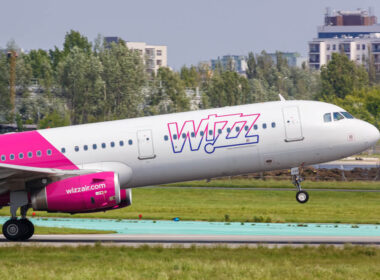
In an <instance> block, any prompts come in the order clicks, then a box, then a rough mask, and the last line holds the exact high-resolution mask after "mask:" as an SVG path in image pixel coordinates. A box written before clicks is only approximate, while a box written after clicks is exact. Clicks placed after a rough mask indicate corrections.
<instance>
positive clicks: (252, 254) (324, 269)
mask: <svg viewBox="0 0 380 280" xmlns="http://www.w3.org/2000/svg"><path fill="white" fill-rule="evenodd" d="M379 263H380V249H379V248H377V249H376V248H370V247H354V246H346V247H344V248H334V247H324V246H322V247H317V248H315V247H303V248H290V247H283V248H275V249H269V248H264V247H259V248H237V249H229V248H225V247H217V248H205V247H191V248H188V249H185V248H180V247H178V248H170V249H163V248H162V247H153V248H152V247H147V246H143V247H140V248H130V247H103V246H101V245H95V246H92V247H90V246H80V247H76V248H73V247H60V248H55V247H36V246H33V247H29V246H24V247H22V246H10V247H1V248H0V279H38V280H41V279H144V280H145V279H181V280H182V279H220V280H223V279H285V280H286V279H292V280H297V279H344V280H353V279H355V280H357V279H379V278H380V266H379Z"/></svg>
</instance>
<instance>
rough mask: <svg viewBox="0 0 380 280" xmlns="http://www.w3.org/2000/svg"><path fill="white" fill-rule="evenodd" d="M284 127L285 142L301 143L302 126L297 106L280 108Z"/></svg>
mask: <svg viewBox="0 0 380 280" xmlns="http://www.w3.org/2000/svg"><path fill="white" fill-rule="evenodd" d="M282 114H283V117H284V125H285V142H292V141H301V140H303V139H304V137H303V135H302V125H301V118H300V113H299V109H298V106H291V107H284V108H282Z"/></svg>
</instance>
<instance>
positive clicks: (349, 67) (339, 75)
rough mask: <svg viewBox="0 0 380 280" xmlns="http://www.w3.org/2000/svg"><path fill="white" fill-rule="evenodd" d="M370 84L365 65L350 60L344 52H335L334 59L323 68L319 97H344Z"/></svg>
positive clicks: (326, 98)
mask: <svg viewBox="0 0 380 280" xmlns="http://www.w3.org/2000/svg"><path fill="white" fill-rule="evenodd" d="M366 85H368V74H367V72H366V70H365V68H364V67H363V66H358V65H356V64H355V63H354V62H353V61H350V60H349V59H348V57H347V56H346V55H345V54H344V53H333V54H332V59H331V60H330V62H329V63H328V64H327V65H324V66H322V68H321V92H320V95H319V98H321V99H323V100H330V99H331V98H333V97H338V98H344V97H345V96H346V95H348V94H350V93H351V92H352V91H353V90H355V89H360V88H362V87H364V86H366Z"/></svg>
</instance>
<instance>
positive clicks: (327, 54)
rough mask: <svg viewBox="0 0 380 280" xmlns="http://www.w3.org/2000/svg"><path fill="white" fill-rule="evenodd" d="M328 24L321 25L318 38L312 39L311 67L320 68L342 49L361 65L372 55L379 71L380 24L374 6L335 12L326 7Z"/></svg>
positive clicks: (310, 44) (365, 63)
mask: <svg viewBox="0 0 380 280" xmlns="http://www.w3.org/2000/svg"><path fill="white" fill-rule="evenodd" d="M324 22H325V25H323V26H319V27H318V38H315V39H313V40H312V41H310V42H309V53H308V56H309V59H308V62H309V66H310V68H313V69H320V68H321V66H323V65H325V64H327V63H328V62H329V60H330V59H331V56H332V54H333V53H334V52H343V53H345V54H346V55H347V57H348V58H349V59H350V60H352V61H355V62H356V63H358V64H362V65H365V66H366V65H367V63H368V61H369V58H371V57H372V58H373V61H374V63H375V68H376V71H377V72H378V73H380V24H378V23H377V17H376V16H374V15H373V9H369V10H368V11H365V10H357V11H337V12H336V11H333V12H331V10H330V9H327V11H326V14H325V21H324Z"/></svg>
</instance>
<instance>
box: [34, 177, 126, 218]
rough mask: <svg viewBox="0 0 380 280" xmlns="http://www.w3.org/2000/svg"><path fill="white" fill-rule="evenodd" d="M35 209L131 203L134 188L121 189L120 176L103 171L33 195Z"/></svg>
mask: <svg viewBox="0 0 380 280" xmlns="http://www.w3.org/2000/svg"><path fill="white" fill-rule="evenodd" d="M31 201H32V207H33V209H34V210H46V211H49V212H66V213H83V212H97V211H105V210H110V209H117V208H120V207H125V206H129V205H130V204H131V203H132V194H131V191H130V190H120V183H119V176H118V175H117V174H116V173H114V172H99V173H92V174H87V175H81V176H76V177H71V178H67V179H63V180H60V181H57V182H54V183H51V184H49V185H47V186H46V187H45V188H43V189H41V190H39V191H38V192H36V193H33V194H32V196H31Z"/></svg>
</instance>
